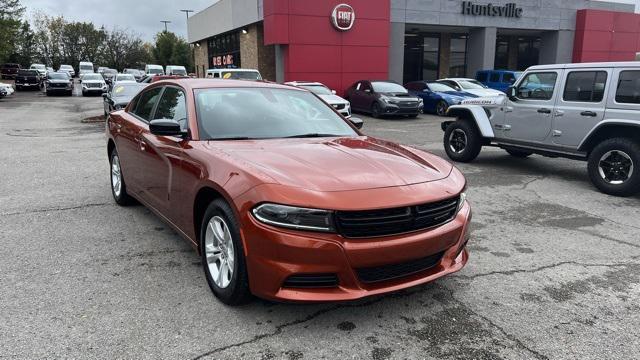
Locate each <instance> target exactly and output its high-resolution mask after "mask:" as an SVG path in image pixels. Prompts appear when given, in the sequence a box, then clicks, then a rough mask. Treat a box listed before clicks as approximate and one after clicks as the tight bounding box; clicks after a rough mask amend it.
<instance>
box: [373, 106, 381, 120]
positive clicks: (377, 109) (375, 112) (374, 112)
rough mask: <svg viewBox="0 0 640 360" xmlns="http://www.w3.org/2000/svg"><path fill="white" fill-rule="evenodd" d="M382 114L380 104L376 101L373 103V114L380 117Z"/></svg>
mask: <svg viewBox="0 0 640 360" xmlns="http://www.w3.org/2000/svg"><path fill="white" fill-rule="evenodd" d="M380 114H381V113H380V105H378V103H377V102H374V103H373V105H371V116H373V117H374V118H379V117H380Z"/></svg>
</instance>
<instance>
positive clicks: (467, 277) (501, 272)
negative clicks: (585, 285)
mask: <svg viewBox="0 0 640 360" xmlns="http://www.w3.org/2000/svg"><path fill="white" fill-rule="evenodd" d="M639 257H640V256H634V257H632V258H631V259H632V260H635V259H637V258H639ZM633 264H638V263H636V262H625V263H611V264H605V263H592V264H585V263H580V262H577V261H561V262H559V263H555V264H549V265H544V266H540V267H537V268H534V269H513V270H496V271H490V272H488V273H480V274H475V275H453V277H455V278H457V279H465V280H474V279H477V278H481V277H486V276H491V275H507V276H508V275H514V274H522V273H535V272H538V271H542V270H547V269H552V268H554V267H558V266H563V265H576V266H583V267H624V266H628V265H633Z"/></svg>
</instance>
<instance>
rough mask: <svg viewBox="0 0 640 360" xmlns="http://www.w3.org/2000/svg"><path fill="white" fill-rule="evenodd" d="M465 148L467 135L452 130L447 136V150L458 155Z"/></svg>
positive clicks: (458, 130)
mask: <svg viewBox="0 0 640 360" xmlns="http://www.w3.org/2000/svg"><path fill="white" fill-rule="evenodd" d="M466 148H467V134H466V133H465V132H464V130H462V129H454V130H453V131H452V132H451V134H449V149H450V150H451V151H452V152H454V153H456V154H460V153H461V152H463V151H464V149H466Z"/></svg>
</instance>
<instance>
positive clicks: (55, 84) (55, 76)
mask: <svg viewBox="0 0 640 360" xmlns="http://www.w3.org/2000/svg"><path fill="white" fill-rule="evenodd" d="M44 91H45V93H46V94H47V96H49V95H52V94H56V93H63V94H65V95H68V96H71V95H73V79H71V77H70V76H69V73H68V72H66V71H63V72H50V73H47V78H46V80H45V81H44Z"/></svg>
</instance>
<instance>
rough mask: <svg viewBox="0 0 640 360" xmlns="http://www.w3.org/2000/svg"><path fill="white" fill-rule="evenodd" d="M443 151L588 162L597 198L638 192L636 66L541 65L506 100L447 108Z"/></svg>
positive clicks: (639, 80)
mask: <svg viewBox="0 0 640 360" xmlns="http://www.w3.org/2000/svg"><path fill="white" fill-rule="evenodd" d="M448 115H450V116H454V117H456V118H457V119H456V120H455V121H445V122H443V123H442V130H443V131H444V132H445V134H444V148H445V151H446V152H447V155H448V156H449V157H450V158H451V159H452V160H454V161H460V162H469V161H472V160H473V159H475V158H476V157H477V156H478V154H479V153H480V150H481V149H482V147H483V146H497V147H500V148H503V149H505V150H506V151H507V152H508V153H509V154H511V155H513V156H515V157H518V158H525V157H527V156H529V155H531V154H534V153H535V154H540V155H543V156H548V157H565V158H570V159H577V160H586V161H587V162H588V170H589V177H590V178H591V181H592V182H593V184H594V185H595V186H596V187H597V188H598V189H600V191H602V192H604V193H607V194H611V195H617V196H630V195H633V194H635V193H638V192H639V191H640V62H611V63H582V64H562V65H540V66H533V67H530V68H529V69H527V71H526V72H525V73H524V74H522V76H521V77H520V79H518V81H517V82H516V83H515V84H514V85H513V86H512V87H510V88H509V89H508V90H507V94H505V95H499V96H496V97H488V98H475V99H469V100H466V101H463V102H462V103H461V104H460V105H454V106H451V107H449V110H448Z"/></svg>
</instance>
